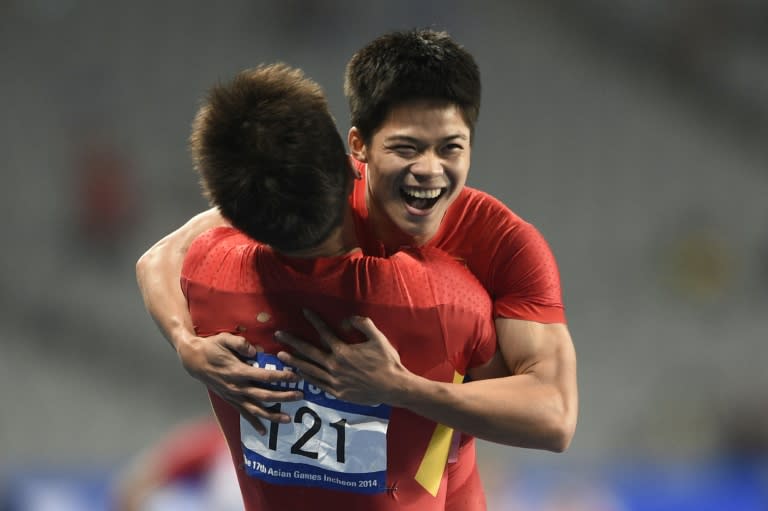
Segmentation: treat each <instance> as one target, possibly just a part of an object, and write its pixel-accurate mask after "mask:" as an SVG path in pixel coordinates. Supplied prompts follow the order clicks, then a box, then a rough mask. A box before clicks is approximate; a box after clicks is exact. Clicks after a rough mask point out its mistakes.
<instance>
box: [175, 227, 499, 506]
mask: <svg viewBox="0 0 768 511" xmlns="http://www.w3.org/2000/svg"><path fill="white" fill-rule="evenodd" d="M182 289H183V291H184V293H185V296H186V297H187V301H188V303H189V308H190V313H191V315H192V321H193V324H194V325H195V329H196V331H197V333H198V334H199V335H201V336H207V335H213V334H216V333H219V332H232V333H238V334H240V335H243V336H245V337H246V338H247V339H248V340H249V341H250V342H252V343H255V344H258V345H260V346H262V347H263V348H264V349H265V351H267V352H276V351H279V350H280V349H283V347H282V346H280V345H278V344H276V343H275V341H274V340H273V333H274V332H275V330H277V329H285V330H287V331H290V332H293V333H296V334H298V335H300V336H303V337H304V338H307V339H312V338H314V337H315V336H316V334H315V333H314V331H313V330H312V329H311V327H310V325H309V324H308V323H307V322H306V320H305V319H304V318H303V315H302V313H301V309H302V308H308V309H311V310H314V311H316V312H317V313H318V314H319V315H320V316H321V317H323V318H324V319H325V320H326V322H327V323H328V324H329V325H330V326H332V327H333V326H334V325H339V324H340V322H341V320H342V319H343V318H346V317H348V316H350V315H353V314H357V315H362V316H368V317H370V318H371V319H372V320H373V321H374V323H375V324H376V325H377V326H378V328H379V329H380V330H382V332H383V333H384V334H385V335H387V337H388V339H390V341H391V342H392V344H393V346H394V347H395V348H396V349H397V351H398V352H399V354H400V358H401V360H402V362H403V364H404V365H405V366H406V367H408V368H409V369H410V370H411V371H413V372H414V373H416V374H419V375H421V376H424V377H426V378H429V379H431V380H435V381H444V382H452V381H456V373H459V374H465V372H466V370H467V368H469V367H473V366H476V365H480V364H482V363H484V362H486V361H487V360H489V359H490V357H491V356H492V355H493V353H494V352H495V350H496V338H495V332H494V329H493V322H492V319H491V317H492V306H491V302H490V300H489V298H488V296H487V293H486V292H485V290H484V289H483V288H482V286H481V285H480V283H479V282H478V281H477V279H475V278H474V277H473V276H472V275H471V274H470V273H469V272H468V271H466V269H464V268H463V267H462V266H461V265H460V264H458V263H456V261H455V260H454V259H453V258H452V257H450V256H448V255H446V254H445V253H443V252H442V251H440V250H436V249H434V248H424V249H419V250H408V251H403V252H399V253H397V254H394V255H393V256H391V257H390V258H386V259H385V258H373V257H365V256H363V255H362V254H361V253H360V252H359V251H356V252H353V253H352V254H349V255H347V256H343V257H334V258H325V259H324V258H320V259H314V260H296V259H289V258H285V257H283V256H280V255H278V254H277V253H275V252H274V251H272V250H271V249H270V248H269V247H267V246H264V245H261V244H258V243H255V242H253V241H252V240H250V239H248V238H247V237H246V236H245V235H243V234H242V233H239V232H238V231H236V230H234V229H231V228H217V229H213V230H211V231H208V232H207V233H204V234H203V235H201V236H200V237H199V238H197V239H196V240H195V242H194V243H193V244H192V246H191V247H190V249H189V252H188V254H187V257H186V259H185V262H184V267H183V269H182ZM344 337H348V334H346V333H345V335H344ZM357 340H363V339H362V338H359V339H357ZM353 341H354V340H353ZM210 397H211V401H212V404H213V407H214V411H215V413H216V415H217V417H218V419H219V422H220V423H221V426H222V429H223V431H224V435H225V437H226V439H227V442H228V444H229V447H230V450H231V452H232V456H233V460H234V462H235V465H236V466H237V473H238V479H239V482H240V486H241V489H242V492H243V498H244V502H245V505H246V509H247V510H259V511H268V510H272V509H275V510H278V509H279V510H285V509H306V508H308V507H312V508H316V509H336V506H338V508H339V509H365V510H374V511H375V510H391V509H398V510H403V509H413V510H419V511H423V510H438V509H440V510H442V509H445V502H446V491H447V479H448V475H447V471H444V470H443V469H444V467H445V463H443V464H442V466H441V467H440V470H439V471H438V473H436V475H434V477H437V478H438V479H437V481H439V482H438V483H436V484H439V486H436V487H435V488H436V495H435V496H433V495H431V494H430V493H429V492H427V491H426V490H425V488H424V487H423V486H422V485H420V484H419V482H417V481H416V479H415V474H416V473H417V471H419V468H420V466H421V463H422V461H423V459H424V458H425V456H427V453H428V451H429V450H430V449H433V447H431V445H432V444H431V443H430V442H431V440H432V437H433V434H435V431H436V428H437V427H438V426H437V425H436V424H435V423H434V422H432V421H430V420H427V419H425V418H423V417H420V416H418V415H416V414H414V413H411V412H409V411H407V410H403V409H398V408H394V409H393V410H392V414H391V417H390V422H389V429H388V430H387V436H386V438H387V442H386V443H387V447H386V452H387V470H386V473H387V488H396V489H391V490H388V491H387V492H385V493H377V494H374V495H362V494H355V493H348V492H341V491H333V490H327V489H319V488H313V487H303V486H283V485H278V484H269V483H265V482H262V481H261V480H259V479H256V478H251V477H249V476H248V475H247V474H246V473H245V471H244V469H243V466H242V460H243V455H242V446H241V438H240V418H239V415H238V413H237V411H236V410H235V409H234V408H232V407H231V406H229V405H228V404H227V403H226V402H224V401H223V400H222V399H220V398H219V397H218V396H217V395H215V394H213V393H210ZM441 427H442V426H441ZM443 455H444V456H447V448H446V451H445V452H444V453H443ZM474 463H475V460H474V445H466V446H464V448H463V449H462V453H460V457H459V462H458V463H457V465H458V464H461V465H459V466H457V467H455V468H454V469H452V473H453V472H456V473H458V472H461V470H459V469H460V468H461V469H463V471H464V472H465V475H464V476H463V477H466V478H471V477H474V478H475V479H476V477H477V472H476V467H475V466H474ZM451 484H455V481H453V480H452V482H451ZM469 486H471V484H470V485H469ZM475 486H477V485H475ZM480 500H482V499H480Z"/></svg>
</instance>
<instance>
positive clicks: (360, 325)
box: [349, 316, 384, 339]
mask: <svg viewBox="0 0 768 511" xmlns="http://www.w3.org/2000/svg"><path fill="white" fill-rule="evenodd" d="M349 324H350V326H352V328H355V329H356V330H359V331H360V332H362V334H363V335H365V337H366V338H367V339H378V338H381V337H384V334H382V333H381V331H380V330H379V329H378V328H376V325H374V324H373V321H371V319H370V318H365V317H363V316H352V317H351V318H349Z"/></svg>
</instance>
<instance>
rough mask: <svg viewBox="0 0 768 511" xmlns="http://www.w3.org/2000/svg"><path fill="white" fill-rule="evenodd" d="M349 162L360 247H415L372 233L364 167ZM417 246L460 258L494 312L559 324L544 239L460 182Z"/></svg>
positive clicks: (561, 317)
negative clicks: (436, 222) (433, 231)
mask: <svg viewBox="0 0 768 511" xmlns="http://www.w3.org/2000/svg"><path fill="white" fill-rule="evenodd" d="M352 162H353V164H354V165H355V167H356V168H357V169H358V171H359V175H360V176H361V177H360V178H359V179H356V180H355V182H354V190H353V192H352V194H351V195H350V199H349V202H350V206H351V208H352V210H353V211H354V218H355V233H356V235H357V239H358V242H359V243H360V247H361V248H362V249H363V251H364V252H365V253H366V254H371V255H382V256H383V255H386V254H389V253H392V252H393V251H396V250H399V249H400V248H401V247H403V246H419V244H418V243H416V242H414V240H413V239H412V238H411V237H409V236H407V235H405V234H404V233H402V232H401V231H398V230H397V229H396V228H394V226H391V227H389V229H390V230H391V231H393V232H396V233H399V235H398V236H397V237H390V238H389V239H388V240H387V242H386V243H384V242H383V241H381V240H380V239H378V238H377V237H376V236H375V233H374V231H373V230H372V229H371V228H370V224H369V222H370V220H369V215H368V206H367V203H366V187H367V181H366V175H367V172H366V166H365V164H364V163H362V162H360V161H357V160H355V159H353V160H352ZM383 220H384V221H387V220H388V218H387V217H384V219H383ZM390 225H391V222H390ZM421 246H423V247H434V248H439V249H441V250H444V251H446V252H448V253H449V254H451V255H453V256H454V257H455V258H457V259H458V260H460V261H462V262H464V263H465V264H466V265H467V268H469V270H470V271H471V272H472V273H473V274H474V275H475V276H476V277H477V278H478V279H479V280H480V282H481V283H482V284H483V286H484V287H485V289H486V290H487V291H488V293H489V294H490V295H491V298H492V299H493V306H494V313H495V315H496V316H501V317H506V318H516V319H524V320H529V321H538V322H540V323H564V322H565V312H564V309H563V304H562V298H561V291H560V275H559V272H558V269H557V263H556V262H555V259H554V257H553V256H552V251H551V250H550V248H549V245H548V244H547V242H546V240H545V239H544V237H543V236H542V235H541V233H539V231H538V230H537V229H536V228H535V227H534V226H533V225H531V224H530V223H528V222H526V221H525V220H523V219H522V218H520V217H519V216H517V215H516V214H515V213H513V212H512V211H511V210H510V209H509V208H508V207H506V206H505V205H504V204H502V203H501V202H499V201H498V200H497V199H496V198H494V197H491V196H490V195H488V194H487V193H485V192H482V191H480V190H476V189H474V188H470V187H468V186H465V187H464V188H463V189H462V190H461V192H460V194H459V196H458V197H457V199H456V200H455V201H454V202H453V203H452V204H451V205H450V207H449V208H448V209H447V211H446V214H445V217H444V218H443V221H442V222H441V223H440V228H439V229H438V231H437V233H436V234H435V235H434V236H433V237H432V238H430V239H429V241H428V242H426V243H424V244H421Z"/></svg>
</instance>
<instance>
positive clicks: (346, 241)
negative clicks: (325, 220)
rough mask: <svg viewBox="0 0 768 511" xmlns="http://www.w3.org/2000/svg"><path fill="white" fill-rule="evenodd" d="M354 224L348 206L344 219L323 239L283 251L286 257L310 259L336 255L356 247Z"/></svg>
mask: <svg viewBox="0 0 768 511" xmlns="http://www.w3.org/2000/svg"><path fill="white" fill-rule="evenodd" d="M357 245H358V244H357V237H356V236H355V225H354V221H353V219H352V212H351V211H350V209H349V208H347V209H346V211H345V212H344V219H343V221H342V223H341V225H339V226H338V227H336V228H335V229H333V230H332V231H331V233H330V234H329V235H328V237H327V238H325V240H323V241H322V242H321V243H320V244H319V245H316V246H314V247H311V248H306V249H304V250H296V251H292V252H283V254H284V255H286V256H288V257H297V258H302V259H311V258H317V257H337V256H340V255H344V254H346V253H348V252H350V251H352V250H355V249H356V248H357Z"/></svg>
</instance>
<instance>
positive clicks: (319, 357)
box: [275, 330, 328, 366]
mask: <svg viewBox="0 0 768 511" xmlns="http://www.w3.org/2000/svg"><path fill="white" fill-rule="evenodd" d="M275 339H277V340H278V341H279V342H281V343H283V344H287V345H288V346H290V347H291V348H293V349H294V350H296V352H297V353H298V354H300V355H301V358H303V359H306V360H309V361H311V362H314V363H315V364H317V365H320V366H325V360H326V359H327V358H328V355H327V353H326V352H324V351H322V350H321V349H319V348H317V347H316V346H312V345H311V344H309V343H307V342H304V341H302V340H301V339H299V338H298V337H296V336H294V335H291V334H289V333H288V332H283V331H282V330H278V331H277V332H275ZM278 358H280V357H279V355H278ZM297 358H298V357H296V356H293V357H292V358H291V360H295V359H297ZM281 360H282V359H281ZM283 362H285V361H284V360H283ZM289 365H294V364H293V363H292V362H291V363H290V364H289Z"/></svg>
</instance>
